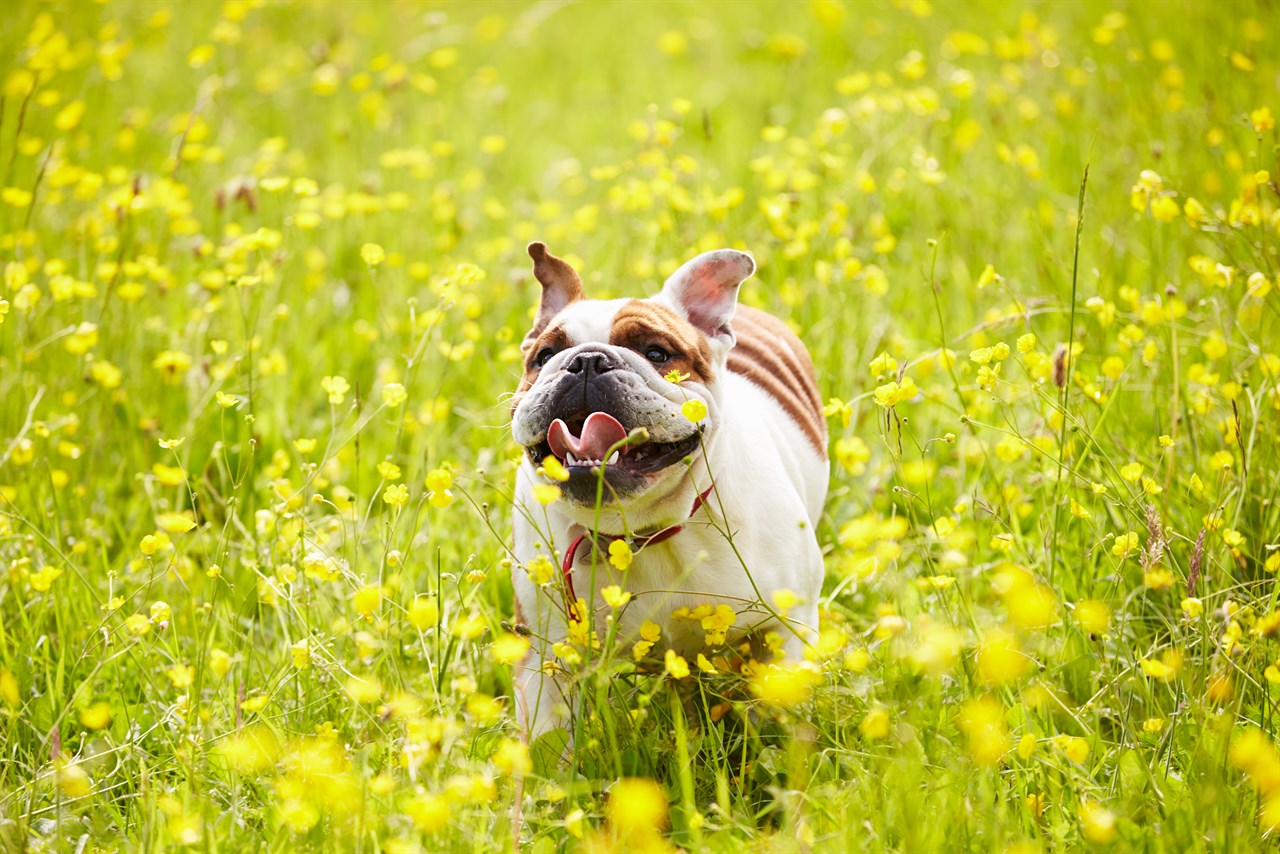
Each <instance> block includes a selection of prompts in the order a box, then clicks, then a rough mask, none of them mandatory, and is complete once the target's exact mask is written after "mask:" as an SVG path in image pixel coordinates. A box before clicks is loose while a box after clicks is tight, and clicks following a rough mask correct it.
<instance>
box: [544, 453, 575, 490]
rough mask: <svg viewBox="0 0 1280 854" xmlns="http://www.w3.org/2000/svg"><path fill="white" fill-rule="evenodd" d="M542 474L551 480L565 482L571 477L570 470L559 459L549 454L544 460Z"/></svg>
mask: <svg viewBox="0 0 1280 854" xmlns="http://www.w3.org/2000/svg"><path fill="white" fill-rule="evenodd" d="M542 474H543V475H545V476H546V477H547V478H549V479H550V480H554V481H558V482H560V483H564V482H565V481H566V480H568V479H569V470H568V469H566V468H565V467H564V464H563V463H561V462H560V461H559V460H558V459H556V458H555V457H552V456H548V457H547V458H546V459H545V460H543V461H542Z"/></svg>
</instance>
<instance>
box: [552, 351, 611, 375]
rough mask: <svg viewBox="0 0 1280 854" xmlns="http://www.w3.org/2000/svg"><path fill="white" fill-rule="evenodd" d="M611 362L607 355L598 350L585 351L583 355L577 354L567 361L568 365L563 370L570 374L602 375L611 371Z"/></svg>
mask: <svg viewBox="0 0 1280 854" xmlns="http://www.w3.org/2000/svg"><path fill="white" fill-rule="evenodd" d="M613 367H614V366H613V360H612V359H610V358H609V354H608V353H601V352H600V351H599V350H587V351H586V352H584V353H578V354H577V355H575V356H574V357H573V358H572V359H570V360H569V364H567V365H565V367H564V369H565V370H566V371H568V372H569V373H571V374H585V375H586V376H588V377H589V376H591V375H592V374H603V373H605V372H606V371H612V370H613Z"/></svg>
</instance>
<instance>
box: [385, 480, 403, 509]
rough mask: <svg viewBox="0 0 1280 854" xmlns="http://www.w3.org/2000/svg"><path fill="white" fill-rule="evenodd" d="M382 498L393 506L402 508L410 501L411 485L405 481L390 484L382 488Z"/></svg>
mask: <svg viewBox="0 0 1280 854" xmlns="http://www.w3.org/2000/svg"><path fill="white" fill-rule="evenodd" d="M382 500H383V502H384V503H386V504H389V505H390V506H392V507H395V508H400V507H403V506H405V505H406V504H408V503H409V487H407V486H405V485H404V484H403V483H392V484H388V485H387V487H386V489H384V490H382Z"/></svg>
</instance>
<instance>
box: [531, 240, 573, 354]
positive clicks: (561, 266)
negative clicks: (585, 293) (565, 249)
mask: <svg viewBox="0 0 1280 854" xmlns="http://www.w3.org/2000/svg"><path fill="white" fill-rule="evenodd" d="M529 257H530V258H532V259H533V276H534V278H536V279H537V280H538V281H539V282H540V283H541V284H542V297H541V299H539V300H538V314H537V316H536V317H535V318H534V320H533V328H532V329H530V330H529V334H527V335H525V336H524V343H523V344H522V345H521V349H522V350H527V349H528V348H529V347H530V346H532V344H533V342H534V341H535V340H536V339H537V337H538V336H539V335H541V334H542V330H544V329H546V328H547V324H548V323H550V322H551V318H553V317H555V316H556V315H557V314H559V313H560V310H561V309H563V308H564V307H565V306H567V305H569V304H570V303H573V302H577V301H578V300H580V299H582V279H580V278H578V273H577V272H576V271H575V270H574V269H573V268H572V267H570V266H569V265H568V264H567V263H565V262H564V261H562V260H560V259H559V258H557V257H556V256H554V255H552V254H551V253H550V252H548V251H547V245H546V244H545V243H542V242H540V241H534V242H533V243H530V244H529Z"/></svg>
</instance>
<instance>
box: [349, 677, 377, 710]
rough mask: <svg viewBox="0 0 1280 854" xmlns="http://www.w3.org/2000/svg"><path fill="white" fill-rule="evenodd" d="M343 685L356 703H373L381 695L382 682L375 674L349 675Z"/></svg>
mask: <svg viewBox="0 0 1280 854" xmlns="http://www.w3.org/2000/svg"><path fill="white" fill-rule="evenodd" d="M343 687H344V688H345V689H346V692H347V696H348V697H350V698H351V699H352V700H354V701H355V702H357V703H362V704H364V703H374V702H377V701H378V700H379V699H381V697H382V683H381V682H380V681H378V678H377V677H376V676H351V677H349V678H348V679H347V681H346V683H345V684H344V686H343Z"/></svg>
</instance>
